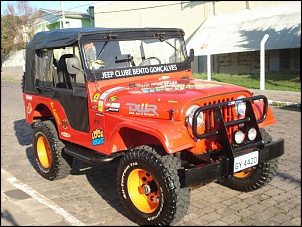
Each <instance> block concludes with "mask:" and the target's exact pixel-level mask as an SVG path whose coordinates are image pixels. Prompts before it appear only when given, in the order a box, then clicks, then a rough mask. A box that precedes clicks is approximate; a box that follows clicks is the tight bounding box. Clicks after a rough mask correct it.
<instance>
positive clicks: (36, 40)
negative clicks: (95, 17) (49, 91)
mask: <svg viewBox="0 0 302 227" xmlns="http://www.w3.org/2000/svg"><path fill="white" fill-rule="evenodd" d="M117 32H118V33H120V34H121V35H123V34H124V35H125V37H127V34H129V33H134V34H135V32H138V36H140V35H139V33H140V34H142V33H149V34H154V33H156V32H171V33H178V34H182V35H184V32H183V30H182V29H180V28H102V27H97V28H65V29H55V30H51V31H43V32H38V33H37V34H35V35H34V37H33V38H32V40H31V41H30V42H28V43H27V45H26V61H25V87H24V92H28V93H36V89H35V86H34V83H35V68H34V67H35V64H34V62H35V52H36V50H41V49H48V48H59V47H65V46H71V45H73V44H74V43H76V42H77V41H78V40H79V39H80V38H81V36H83V35H90V34H91V35H93V34H102V33H104V34H109V33H117Z"/></svg>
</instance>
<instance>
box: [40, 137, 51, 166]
mask: <svg viewBox="0 0 302 227" xmlns="http://www.w3.org/2000/svg"><path fill="white" fill-rule="evenodd" d="M37 155H38V158H39V161H40V163H41V165H42V166H43V167H44V168H49V166H50V163H51V161H52V157H51V150H50V146H49V143H48V140H47V139H46V138H45V137H43V136H40V137H39V138H38V141H37Z"/></svg>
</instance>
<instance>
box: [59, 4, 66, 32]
mask: <svg viewBox="0 0 302 227" xmlns="http://www.w3.org/2000/svg"><path fill="white" fill-rule="evenodd" d="M61 8H62V25H61V23H60V28H64V27H65V12H64V1H61Z"/></svg>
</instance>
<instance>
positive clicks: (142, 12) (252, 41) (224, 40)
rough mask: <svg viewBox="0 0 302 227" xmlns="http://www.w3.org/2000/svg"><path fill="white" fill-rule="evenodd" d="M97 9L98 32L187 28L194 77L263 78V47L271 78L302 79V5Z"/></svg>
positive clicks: (150, 4) (111, 4) (132, 4)
mask: <svg viewBox="0 0 302 227" xmlns="http://www.w3.org/2000/svg"><path fill="white" fill-rule="evenodd" d="M94 9H95V27H177V28H182V29H183V30H184V31H185V39H186V42H187V48H188V49H190V48H193V49H194V50H195V56H196V60H195V61H194V63H193V71H194V72H206V71H207V66H209V65H210V67H211V70H212V71H213V72H215V73H233V74H257V73H258V74H259V70H260V49H261V41H262V46H263V48H264V49H265V71H266V72H277V73H280V72H281V73H282V72H287V73H288V72H290V73H300V47H301V2H300V1H101V2H96V3H95V7H94ZM266 34H267V35H266ZM265 37H266V38H267V39H266V40H265ZM209 56H210V57H209ZM207 59H210V64H207Z"/></svg>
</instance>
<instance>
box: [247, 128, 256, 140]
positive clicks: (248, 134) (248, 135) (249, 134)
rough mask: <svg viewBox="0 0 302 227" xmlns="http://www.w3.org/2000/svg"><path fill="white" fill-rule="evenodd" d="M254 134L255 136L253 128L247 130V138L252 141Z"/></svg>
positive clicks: (254, 137)
mask: <svg viewBox="0 0 302 227" xmlns="http://www.w3.org/2000/svg"><path fill="white" fill-rule="evenodd" d="M256 136H257V131H256V129H255V128H250V129H249V130H248V131H247V138H248V139H249V140H250V141H252V140H254V139H256Z"/></svg>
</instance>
